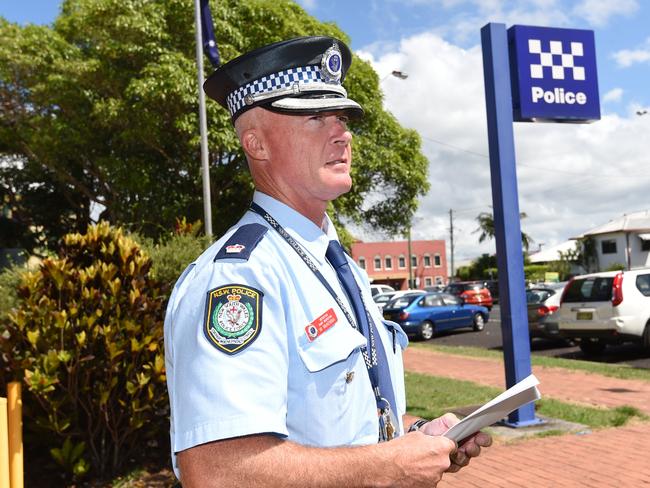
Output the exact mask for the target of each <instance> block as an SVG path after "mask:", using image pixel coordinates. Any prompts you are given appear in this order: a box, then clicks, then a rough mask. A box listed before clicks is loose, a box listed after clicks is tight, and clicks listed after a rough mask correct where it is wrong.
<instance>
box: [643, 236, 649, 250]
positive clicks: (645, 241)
mask: <svg viewBox="0 0 650 488" xmlns="http://www.w3.org/2000/svg"><path fill="white" fill-rule="evenodd" d="M641 250H642V251H650V239H641Z"/></svg>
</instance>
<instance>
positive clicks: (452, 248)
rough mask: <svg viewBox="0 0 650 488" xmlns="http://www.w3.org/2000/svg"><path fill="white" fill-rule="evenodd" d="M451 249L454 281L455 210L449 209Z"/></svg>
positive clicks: (451, 279) (452, 277) (450, 280)
mask: <svg viewBox="0 0 650 488" xmlns="http://www.w3.org/2000/svg"><path fill="white" fill-rule="evenodd" d="M449 251H450V254H451V273H450V276H449V283H451V282H452V281H454V211H453V210H452V209H451V208H450V209H449Z"/></svg>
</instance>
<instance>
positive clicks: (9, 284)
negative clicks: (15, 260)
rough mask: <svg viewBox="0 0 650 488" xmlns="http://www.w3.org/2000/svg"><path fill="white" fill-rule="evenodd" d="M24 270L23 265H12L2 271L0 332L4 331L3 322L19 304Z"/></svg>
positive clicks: (0, 276)
mask: <svg viewBox="0 0 650 488" xmlns="http://www.w3.org/2000/svg"><path fill="white" fill-rule="evenodd" d="M24 270H25V268H23V267H22V266H12V267H10V268H6V269H3V270H2V271H0V334H2V332H3V331H2V322H3V321H4V319H6V318H7V316H8V314H9V312H10V311H11V310H12V309H14V308H16V307H17V306H18V303H19V300H18V285H19V283H20V277H21V273H22V272H24Z"/></svg>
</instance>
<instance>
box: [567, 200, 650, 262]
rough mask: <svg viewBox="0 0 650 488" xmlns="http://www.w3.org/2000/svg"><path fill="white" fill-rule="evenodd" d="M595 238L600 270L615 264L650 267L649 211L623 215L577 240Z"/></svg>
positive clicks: (581, 235)
mask: <svg viewBox="0 0 650 488" xmlns="http://www.w3.org/2000/svg"><path fill="white" fill-rule="evenodd" d="M587 237H590V238H592V239H593V240H594V244H595V254H596V259H597V263H598V269H600V270H604V269H607V268H609V267H610V266H613V265H615V264H622V265H624V266H625V268H626V269H636V268H646V267H650V210H642V211H640V212H633V213H629V214H624V215H623V216H621V217H619V218H617V219H614V220H610V221H609V222H607V223H606V224H604V225H600V226H598V227H595V228H593V229H591V230H588V231H587V232H584V233H583V234H580V235H579V236H577V237H574V239H582V238H587Z"/></svg>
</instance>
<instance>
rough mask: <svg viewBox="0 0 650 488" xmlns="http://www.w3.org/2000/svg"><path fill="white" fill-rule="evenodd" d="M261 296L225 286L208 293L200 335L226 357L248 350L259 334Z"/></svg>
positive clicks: (232, 286) (240, 287)
mask: <svg viewBox="0 0 650 488" xmlns="http://www.w3.org/2000/svg"><path fill="white" fill-rule="evenodd" d="M263 296H264V293H262V292H261V291H259V290H256V289H255V288H251V287H250V286H245V285H225V286H221V287H219V288H214V289H213V290H210V291H209V292H208V296H207V300H206V307H205V323H204V326H203V332H204V333H205V337H206V338H207V340H208V342H209V343H210V344H212V345H213V346H214V347H215V348H217V349H218V350H220V351H222V352H224V353H226V354H235V353H237V352H239V351H241V350H243V349H246V348H247V347H248V346H250V345H251V344H252V343H253V341H254V340H255V339H257V337H258V336H259V334H260V331H261V330H262V297H263Z"/></svg>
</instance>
